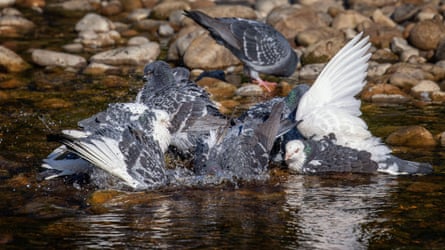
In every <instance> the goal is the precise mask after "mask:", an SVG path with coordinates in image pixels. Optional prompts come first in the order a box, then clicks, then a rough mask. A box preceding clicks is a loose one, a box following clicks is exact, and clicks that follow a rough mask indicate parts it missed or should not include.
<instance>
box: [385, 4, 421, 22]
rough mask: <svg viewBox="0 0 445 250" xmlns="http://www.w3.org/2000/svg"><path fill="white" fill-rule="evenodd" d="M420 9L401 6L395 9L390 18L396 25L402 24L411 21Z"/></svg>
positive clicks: (407, 5)
mask: <svg viewBox="0 0 445 250" xmlns="http://www.w3.org/2000/svg"><path fill="white" fill-rule="evenodd" d="M419 10H420V8H419V7H418V6H417V5H414V4H402V5H399V6H397V7H396V8H395V10H394V12H393V13H392V15H391V17H392V19H393V20H394V21H396V22H397V23H402V22H404V21H407V20H409V19H412V18H413V17H414V16H415V15H416V14H417V12H419Z"/></svg>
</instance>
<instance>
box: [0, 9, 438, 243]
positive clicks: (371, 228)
mask: <svg viewBox="0 0 445 250" xmlns="http://www.w3.org/2000/svg"><path fill="white" fill-rule="evenodd" d="M36 18H39V17H38V15H36ZM58 18H59V17H58V16H54V14H53V16H52V15H48V16H45V17H44V18H41V19H42V20H34V21H39V22H40V23H43V25H41V26H40V27H39V31H38V32H36V34H33V35H32V36H31V37H27V38H25V39H23V41H14V42H15V43H17V45H16V46H18V47H24V48H28V47H29V46H30V45H29V43H30V42H32V44H33V45H32V47H40V46H43V47H58V46H60V45H61V44H65V43H67V41H71V40H72V39H73V38H74V36H75V34H73V33H69V32H68V33H64V32H60V30H61V29H65V30H71V29H69V28H67V27H71V26H72V23H74V22H75V20H73V21H71V22H69V21H66V23H65V22H64V23H62V24H63V25H62V26H58V25H60V22H58V25H57V26H56V25H52V23H53V22H54V21H55V20H59V19H58ZM54 23H55V22H54ZM54 32H55V33H54ZM55 34H59V35H58V36H57V35H55ZM36 38H39V40H36ZM6 40H7V39H6ZM2 42H4V40H2ZM7 42H11V41H7ZM23 56H24V57H25V58H26V54H25V55H23ZM2 77H3V76H2ZM6 77H8V76H6ZM15 77H16V78H17V80H18V81H20V82H21V83H22V85H20V87H16V88H12V89H2V91H4V92H5V93H6V94H7V95H8V96H9V97H8V98H7V99H5V100H1V103H0V104H1V106H0V200H1V202H0V248H7V249H23V248H58V249H59V248H64V247H65V248H69V249H72V248H75V249H76V248H77V249H78V248H80V249H84V248H92V249H95V248H100V249H104V248H181V249H182V248H187V249H188V248H244V249H252V248H259V249H271V248H279V249H282V248H286V249H388V248H392V249H425V248H428V249H443V248H445V220H444V217H443V214H444V213H445V194H444V192H445V176H444V173H445V153H444V150H443V148H420V149H419V148H406V147H395V148H393V149H394V151H395V153H396V154H397V155H398V156H401V157H402V158H405V159H409V160H416V161H427V162H430V163H433V164H434V167H435V172H436V173H435V174H434V175H430V176H399V177H396V176H389V175H383V174H379V175H371V176H368V175H349V174H347V175H330V176H300V175H291V174H289V173H288V172H287V171H285V170H280V169H276V168H275V169H273V170H272V171H271V179H270V180H268V181H258V182H256V183H241V184H240V185H238V186H233V185H232V184H227V185H225V184H223V185H218V186H210V187H200V188H198V187H178V188H169V189H167V190H157V191H150V192H140V193H125V192H116V191H97V190H95V189H94V188H93V187H91V186H89V185H83V184H82V183H79V181H78V180H77V179H70V178H65V179H57V180H51V181H43V182H41V181H38V180H37V173H38V172H39V171H41V170H42V169H41V168H40V164H41V159H42V158H43V157H45V156H46V155H47V154H48V153H50V152H51V151H52V149H54V148H55V147H56V146H57V145H58V144H55V143H49V142H47V141H46V134H48V133H51V132H54V131H58V130H60V129H66V128H75V127H76V123H77V121H78V120H80V119H82V118H86V117H88V116H90V115H92V114H94V113H96V112H98V111H101V110H103V109H104V108H106V105H107V103H110V102H124V101H128V100H132V99H133V98H134V96H135V94H136V92H137V90H138V89H139V88H140V86H141V76H140V75H138V74H129V75H128V76H121V77H114V76H103V77H87V76H84V75H81V74H76V73H66V72H61V71H58V70H43V69H34V70H32V71H30V72H25V73H24V74H23V75H18V76H15ZM2 80H3V78H2ZM51 98H54V99H53V100H52V101H48V99H51ZM362 110H363V112H364V115H363V117H364V119H365V120H366V121H367V123H368V125H369V127H370V130H371V131H372V132H373V134H374V135H376V136H379V137H382V138H384V137H386V136H387V135H388V134H389V133H391V132H392V131H394V130H396V129H397V128H399V127H401V126H405V125H423V126H425V127H426V128H428V129H429V130H430V131H431V132H432V133H433V134H438V133H440V132H442V131H445V122H444V120H443V116H444V114H445V107H444V106H437V105H430V106H425V107H416V106H409V105H402V106H400V105H399V106H378V105H373V104H364V105H363V108H362Z"/></svg>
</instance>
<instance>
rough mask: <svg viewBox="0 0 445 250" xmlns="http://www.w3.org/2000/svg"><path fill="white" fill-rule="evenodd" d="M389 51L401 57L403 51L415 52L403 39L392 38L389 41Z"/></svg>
mask: <svg viewBox="0 0 445 250" xmlns="http://www.w3.org/2000/svg"><path fill="white" fill-rule="evenodd" d="M390 48H391V50H392V51H393V52H394V53H396V54H398V55H401V54H402V53H403V52H404V51H407V50H416V49H415V48H414V47H412V46H410V45H409V44H408V42H407V41H406V40H405V39H404V38H403V37H394V38H393V39H392V41H391V46H390Z"/></svg>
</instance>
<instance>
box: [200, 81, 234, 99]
mask: <svg viewBox="0 0 445 250" xmlns="http://www.w3.org/2000/svg"><path fill="white" fill-rule="evenodd" d="M197 84H198V85H199V86H201V87H203V88H205V89H206V90H207V92H209V93H210V94H211V95H212V98H213V99H215V100H222V99H228V98H231V97H232V96H233V95H234V94H235V91H236V87H235V86H234V85H233V84H230V83H227V82H223V81H221V80H218V79H215V78H211V77H203V78H202V79H201V80H199V81H198V82H197Z"/></svg>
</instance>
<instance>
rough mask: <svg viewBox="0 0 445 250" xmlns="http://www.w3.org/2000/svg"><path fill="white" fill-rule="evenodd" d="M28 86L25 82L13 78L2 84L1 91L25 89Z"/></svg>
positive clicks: (0, 85) (0, 84)
mask: <svg viewBox="0 0 445 250" xmlns="http://www.w3.org/2000/svg"><path fill="white" fill-rule="evenodd" d="M26 85H27V82H25V81H23V80H19V79H17V78H11V79H8V80H6V81H1V82H0V89H16V88H21V87H25V86H26Z"/></svg>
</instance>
